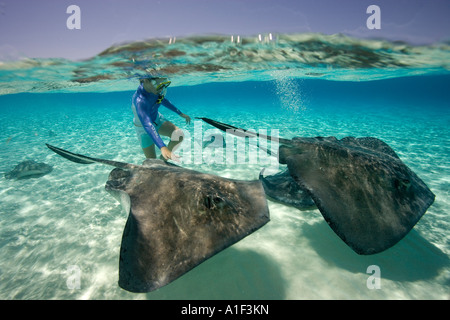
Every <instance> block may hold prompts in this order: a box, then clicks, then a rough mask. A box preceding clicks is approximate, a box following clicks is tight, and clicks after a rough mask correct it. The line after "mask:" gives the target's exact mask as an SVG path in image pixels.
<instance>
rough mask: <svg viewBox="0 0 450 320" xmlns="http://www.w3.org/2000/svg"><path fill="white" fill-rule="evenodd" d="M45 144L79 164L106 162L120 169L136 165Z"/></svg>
mask: <svg viewBox="0 0 450 320" xmlns="http://www.w3.org/2000/svg"><path fill="white" fill-rule="evenodd" d="M45 145H46V146H47V147H48V148H49V149H50V150H52V151H53V152H55V153H57V154H59V155H60V156H61V157H64V158H66V159H68V160H70V161H72V162H76V163H81V164H91V163H102V164H106V165H109V166H113V167H116V168H120V169H132V168H133V167H136V166H135V165H133V164H129V163H125V162H118V161H111V160H104V159H97V158H91V157H88V156H84V155H81V154H77V153H73V152H70V151H67V150H64V149H61V148H58V147H55V146H52V145H49V144H47V143H46V144H45Z"/></svg>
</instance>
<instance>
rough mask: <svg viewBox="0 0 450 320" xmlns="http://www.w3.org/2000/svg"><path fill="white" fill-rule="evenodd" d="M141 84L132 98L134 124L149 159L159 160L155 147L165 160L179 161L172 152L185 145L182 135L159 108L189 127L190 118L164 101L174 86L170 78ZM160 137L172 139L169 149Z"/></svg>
mask: <svg viewBox="0 0 450 320" xmlns="http://www.w3.org/2000/svg"><path fill="white" fill-rule="evenodd" d="M140 82H141V84H140V85H139V87H138V88H137V90H136V92H135V93H134V95H133V100H132V106H131V109H132V110H133V113H134V119H133V123H134V126H135V129H136V133H137V136H138V139H139V142H140V144H141V147H142V150H143V151H144V154H145V156H146V157H147V158H156V152H155V144H156V146H157V147H158V148H159V149H160V150H161V155H162V157H164V159H165V160H169V159H172V160H177V156H176V155H175V154H173V153H172V150H173V149H174V148H175V147H176V146H177V145H178V144H179V143H181V142H182V141H183V137H184V135H183V131H182V130H181V129H180V128H178V127H177V126H175V125H174V124H173V123H172V122H170V121H168V120H167V119H166V118H164V116H163V115H162V114H161V113H159V112H158V109H159V106H160V105H161V104H162V105H163V106H165V107H166V108H168V109H170V110H172V111H173V112H175V113H177V114H178V115H179V116H181V117H183V118H184V119H185V120H186V123H188V124H189V123H190V122H191V118H190V117H189V116H188V115H186V114H184V113H182V112H181V111H180V110H178V109H177V108H176V107H175V106H174V105H173V104H172V103H171V102H170V101H169V100H167V99H166V98H165V95H166V92H167V87H168V86H169V85H170V83H171V82H170V81H168V79H167V78H162V77H153V76H148V77H145V78H141V79H140ZM160 135H163V136H166V137H170V138H171V140H170V142H169V144H168V145H167V146H166V145H165V144H164V142H163V141H162V139H161V136H160Z"/></svg>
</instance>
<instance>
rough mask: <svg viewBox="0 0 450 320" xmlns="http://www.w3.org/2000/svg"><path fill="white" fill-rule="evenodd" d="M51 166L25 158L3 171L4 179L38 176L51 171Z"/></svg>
mask: <svg viewBox="0 0 450 320" xmlns="http://www.w3.org/2000/svg"><path fill="white" fill-rule="evenodd" d="M52 170H53V167H52V166H50V165H48V164H46V163H42V162H36V161H34V160H25V161H22V162H21V163H19V164H18V165H16V166H15V167H14V169H13V170H11V171H9V172H7V173H5V178H6V179H17V180H21V179H29V178H39V177H42V176H45V175H46V174H48V173H50V172H52Z"/></svg>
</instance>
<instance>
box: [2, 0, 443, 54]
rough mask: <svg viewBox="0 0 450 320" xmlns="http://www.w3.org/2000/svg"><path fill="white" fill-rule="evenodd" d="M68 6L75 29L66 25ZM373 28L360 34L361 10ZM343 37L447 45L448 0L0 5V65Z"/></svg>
mask: <svg viewBox="0 0 450 320" xmlns="http://www.w3.org/2000/svg"><path fill="white" fill-rule="evenodd" d="M70 5H77V6H78V7H79V8H80V11H81V14H80V29H69V28H67V23H66V22H67V20H68V18H69V17H70V16H71V14H68V13H66V11H67V8H68V7H69V6H70ZM370 5H377V6H378V7H379V8H380V12H381V15H380V21H381V29H379V30H376V29H368V28H367V25H366V21H367V19H368V18H369V17H370V16H371V14H368V13H367V12H366V11H367V8H368V7H369V6H370ZM269 32H271V33H275V34H276V33H303V32H319V33H324V34H336V33H343V34H346V35H350V36H354V37H359V38H384V39H388V40H394V41H406V42H409V43H411V44H430V43H436V42H440V41H448V40H450V0H160V1H157V0H0V61H5V60H14V59H18V58H20V57H30V58H67V59H72V60H80V59H85V58H90V57H93V56H95V55H97V54H98V53H100V52H101V51H103V50H105V49H106V48H108V47H110V46H111V45H114V44H118V43H123V42H130V41H137V40H145V39H149V38H154V37H174V36H176V37H181V36H189V35H205V34H225V35H241V36H244V35H257V34H260V33H269Z"/></svg>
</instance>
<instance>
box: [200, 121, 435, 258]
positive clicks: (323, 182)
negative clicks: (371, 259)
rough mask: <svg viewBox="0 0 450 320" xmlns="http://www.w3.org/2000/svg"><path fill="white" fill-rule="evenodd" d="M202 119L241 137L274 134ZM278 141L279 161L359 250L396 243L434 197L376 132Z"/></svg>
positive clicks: (380, 248)
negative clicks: (259, 132) (249, 130)
mask: <svg viewBox="0 0 450 320" xmlns="http://www.w3.org/2000/svg"><path fill="white" fill-rule="evenodd" d="M201 119H202V120H204V121H205V122H207V123H209V124H211V125H213V126H215V127H217V128H219V129H221V130H223V131H226V132H228V133H231V134H235V135H238V136H241V137H244V136H250V137H255V136H259V137H260V138H264V139H269V138H271V137H269V136H263V135H258V134H256V133H254V132H247V131H246V130H245V129H240V128H237V127H234V126H231V125H227V124H224V123H220V122H217V121H215V120H211V119H208V118H201ZM279 142H280V144H281V146H280V149H279V162H280V163H281V164H287V168H288V170H289V174H290V176H291V177H292V179H293V180H294V181H295V182H296V183H297V185H298V187H300V188H301V189H302V190H303V191H305V192H306V193H307V194H308V195H309V196H310V197H311V198H312V199H313V200H314V203H315V204H316V206H317V207H318V209H319V210H320V212H321V214H322V216H323V217H324V218H325V220H326V221H327V223H328V225H329V226H330V227H331V228H332V229H333V231H334V232H335V233H336V234H337V235H338V236H339V237H340V238H341V239H342V240H343V241H344V242H345V243H346V244H347V245H348V246H350V247H351V248H352V249H353V250H354V251H355V252H356V253H358V254H374V253H378V252H381V251H384V250H386V249H388V248H390V247H392V246H393V245H395V244H396V243H397V242H398V241H400V240H401V239H402V238H403V237H404V236H405V235H406V234H407V233H408V232H409V231H410V230H411V229H412V228H413V227H414V225H415V224H416V223H417V222H418V221H419V219H420V218H421V217H422V216H423V215H424V213H425V212H426V210H427V209H428V207H429V206H430V205H431V204H432V203H433V202H434V198H435V195H434V194H433V193H432V192H431V190H430V189H429V188H428V187H427V185H426V184H425V183H424V182H423V181H422V180H421V179H420V178H419V177H418V176H417V175H416V174H415V173H414V172H413V171H412V170H411V169H409V168H408V166H406V165H405V164H404V163H403V162H402V161H401V160H400V158H399V157H398V156H397V154H396V153H395V151H394V150H393V149H392V148H391V147H389V145H387V144H386V143H385V142H383V141H381V140H379V139H377V138H373V137H365V138H354V137H346V138H343V139H340V140H338V139H336V138H335V137H314V138H299V137H296V138H293V139H292V140H289V139H281V138H280V139H279ZM287 185H290V184H287ZM278 186H283V184H278ZM266 190H267V188H266ZM278 192H281V191H280V190H279V191H278ZM284 192H285V193H287V189H284ZM278 200H280V198H278ZM287 204H290V203H289V202H287Z"/></svg>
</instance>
